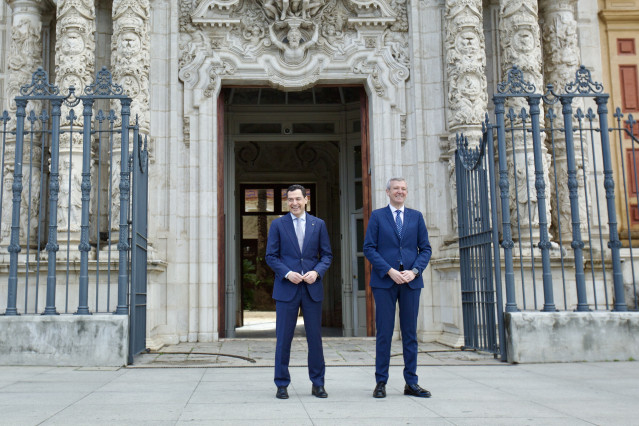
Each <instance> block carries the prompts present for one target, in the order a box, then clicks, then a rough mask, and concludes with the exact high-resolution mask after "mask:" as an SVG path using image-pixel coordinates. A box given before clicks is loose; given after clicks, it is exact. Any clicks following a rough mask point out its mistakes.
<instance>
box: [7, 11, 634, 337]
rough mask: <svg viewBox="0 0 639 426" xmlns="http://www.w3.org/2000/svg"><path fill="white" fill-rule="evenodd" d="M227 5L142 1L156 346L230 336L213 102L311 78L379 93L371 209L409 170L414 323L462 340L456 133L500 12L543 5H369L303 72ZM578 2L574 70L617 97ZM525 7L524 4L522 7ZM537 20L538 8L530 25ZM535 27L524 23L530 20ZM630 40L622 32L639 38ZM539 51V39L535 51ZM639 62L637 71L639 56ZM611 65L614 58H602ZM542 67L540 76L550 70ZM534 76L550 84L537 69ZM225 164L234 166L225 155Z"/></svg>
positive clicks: (373, 104) (491, 52)
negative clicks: (467, 37)
mask: <svg viewBox="0 0 639 426" xmlns="http://www.w3.org/2000/svg"><path fill="white" fill-rule="evenodd" d="M218 3H220V2H216V1H215V0H208V1H199V2H195V1H189V0H183V1H179V0H153V1H151V2H150V3H149V2H146V1H145V0H140V2H139V4H140V5H142V4H145V5H147V4H150V6H151V7H150V9H149V10H150V11H149V14H150V16H149V19H148V22H149V25H150V27H149V35H150V44H149V45H148V46H143V47H144V48H148V52H149V54H150V67H149V70H148V90H149V119H148V123H149V130H148V133H149V135H150V138H151V144H150V164H151V166H150V170H151V179H150V189H149V194H150V200H149V213H150V214H149V219H150V222H149V236H150V242H151V252H150V278H149V286H148V294H149V299H148V312H147V334H148V346H150V347H159V346H161V345H163V344H167V343H177V342H179V341H211V340H216V339H218V338H219V336H220V329H219V323H218V319H219V310H220V308H221V307H220V302H219V301H218V294H220V293H224V291H225V290H228V289H224V288H223V289H221V290H222V291H221V292H220V286H225V285H226V283H223V282H219V280H218V268H219V267H220V266H221V265H220V264H219V263H218V259H219V255H220V253H219V251H218V247H219V245H218V241H217V236H218V235H219V234H218V232H219V229H218V223H219V221H218V210H217V200H218V195H219V191H222V190H224V191H226V193H227V194H228V193H229V191H230V190H232V187H231V186H229V185H230V183H229V182H225V183H224V185H226V187H224V186H222V185H221V184H220V183H219V181H218V169H217V167H218V164H220V162H219V161H218V152H217V143H218V133H217V130H218V122H217V120H218V112H219V111H218V110H217V107H218V106H217V101H216V98H217V95H218V93H219V91H220V88H221V86H222V85H225V84H234V85H263V86H267V85H270V86H273V87H278V88H281V89H284V90H300V89H303V88H306V87H310V86H312V85H314V84H336V83H340V82H347V83H356V84H363V85H364V87H365V88H366V90H367V93H368V96H369V102H370V112H371V114H370V121H371V128H370V138H371V150H372V153H371V165H372V168H371V181H372V204H373V208H378V207H382V206H384V205H386V203H387V198H386V195H385V191H384V189H385V183H386V180H387V179H388V177H390V176H397V175H401V176H404V177H406V178H407V180H408V183H409V202H408V204H409V206H410V207H413V208H417V209H419V210H421V211H422V212H423V213H424V216H425V219H426V224H427V226H428V229H429V234H430V239H431V244H432V246H433V258H432V261H431V266H430V267H429V268H428V269H427V270H426V271H425V288H424V290H423V291H422V301H421V310H420V318H419V325H418V330H419V333H420V339H421V340H423V341H433V340H438V341H442V342H445V343H448V344H451V345H460V344H461V338H462V335H463V327H462V313H461V290H460V282H459V265H458V262H459V254H458V247H457V245H456V210H455V208H456V207H455V203H456V202H455V198H454V197H455V192H454V182H453V181H452V180H451V179H453V177H454V173H453V171H454V170H453V169H451V162H452V160H451V159H452V158H453V153H454V144H452V141H453V140H454V136H455V133H456V132H458V131H470V132H471V133H472V132H475V133H472V134H476V133H477V131H478V129H480V128H481V120H482V119H483V111H485V110H490V108H491V107H490V103H489V102H487V100H488V99H489V98H490V95H491V94H492V92H494V88H495V85H496V83H497V82H499V81H502V80H503V78H504V69H505V68H506V65H507V64H506V62H505V60H504V58H505V49H507V48H508V47H507V46H506V47H504V45H505V43H504V42H505V40H504V38H505V35H504V34H505V32H504V31H505V30H504V29H502V28H501V27H500V25H501V24H502V23H501V20H502V19H505V18H503V16H504V10H506V12H507V13H506V17H507V18H508V19H510V18H509V17H510V16H518V15H517V13H520V12H516V13H514V15H508V13H510V12H509V11H513V10H514V11H518V10H522V11H523V12H521V13H522V14H523V13H524V12H525V13H528V12H526V10H528V9H526V8H533V9H534V8H535V7H537V2H530V1H521V0H512V1H511V0H502V1H501V2H500V1H485V2H483V4H482V2H481V1H476V2H456V1H452V0H451V1H444V0H412V1H407V2H401V1H371V2H370V3H371V4H373V6H375V7H373V9H372V11H365V10H363V8H362V10H358V13H357V16H355V15H354V14H353V13H351V14H350V15H349V16H351V18H355V17H357V18H358V19H360V20H361V21H356V20H353V23H352V26H351V27H344V29H343V30H344V35H343V38H339V37H337V38H334V39H331V38H330V37H329V36H328V35H326V36H325V38H324V39H322V40H323V42H324V43H325V44H321V47H317V46H315V47H313V48H311V50H312V52H313V55H312V58H310V59H308V60H307V62H302V65H299V64H297V63H290V62H287V60H286V59H282V57H283V56H282V53H283V52H284V51H285V50H286V47H283V48H277V47H275V46H274V45H273V44H272V43H273V40H271V39H269V37H268V35H264V34H262V35H261V36H259V37H254V38H251V37H252V36H251V35H246V34H245V33H242V32H238V30H237V29H238V28H240V27H242V25H245V23H242V22H239V18H238V17H236V16H233V15H232V14H229V13H230V12H229V9H225V8H222V7H220V6H219V4H218ZM231 3H233V2H231ZM603 3H605V5H603ZM603 3H602V4H601V5H600V7H604V6H605V7H607V8H609V9H614V7H613V3H615V2H603ZM609 3H610V4H609ZM618 3H621V2H618ZM627 3H628V2H624V4H627ZM469 4H470V5H471V6H472V7H469V6H468V5H469ZM522 5H523V6H522ZM573 5H574V6H573V7H572V9H570V8H568V9H569V10H570V11H572V13H573V14H574V19H575V20H576V21H577V46H578V52H579V55H580V58H579V61H578V62H582V63H585V64H586V65H587V66H588V67H589V69H591V70H592V71H593V78H594V79H595V80H601V78H602V76H605V78H607V79H608V80H609V81H607V82H606V86H607V87H611V88H612V91H613V99H618V98H620V97H621V89H620V88H619V87H618V80H617V79H616V78H615V77H614V75H616V74H613V73H612V72H611V71H610V68H611V67H612V65H610V66H608V67H607V68H605V67H604V68H602V66H601V59H600V58H601V54H600V42H599V36H600V33H599V32H598V31H597V28H598V26H599V22H598V21H597V16H596V13H597V2H596V0H583V1H579V2H574V3H573ZM109 6H110V5H109V4H108V2H98V7H97V8H96V11H97V14H98V18H97V23H98V25H97V32H98V34H97V47H96V50H98V51H99V54H97V55H96V61H97V62H99V63H100V64H99V65H102V64H109V63H112V62H113V61H114V59H113V57H114V56H113V55H114V54H113V52H115V51H116V50H117V47H114V46H115V45H113V44H112V43H111V42H110V40H111V34H110V33H109V29H108V28H107V27H108V25H107V23H109V22H111V24H112V25H115V24H113V22H112V19H111V18H109V17H108V16H105V14H108V13H111V12H112V9H113V8H111V7H109ZM208 6H210V7H208ZM232 6H233V7H235V6H236V4H235V3H233V5H232ZM520 6H521V7H524V6H526V7H525V8H524V9H517V8H518V7H520ZM198 7H199V8H198ZM404 7H405V9H404ZM464 7H469V10H468V11H464V10H462V11H461V12H460V9H459V8H464ZM393 8H395V9H393ZM231 9H232V8H231ZM635 9H636V8H635ZM394 10H401V11H405V14H406V16H405V23H406V25H407V26H406V27H402V26H401V25H399V26H394V25H391V24H387V23H385V22H386V21H384V19H386V18H389V17H392V18H393V19H395V15H394V14H395V12H394ZM624 12H627V10H626V11H624ZM0 13H3V14H0V25H2V22H5V25H7V23H9V22H10V18H9V9H8V7H7V6H6V4H5V3H3V9H2V12H0ZM251 13H252V12H251ZM344 13H346V12H344ZM602 13H603V12H602ZM609 15H610V14H609ZM609 15H605V13H603V14H601V15H600V16H602V17H603V16H606V18H605V19H607V20H608V21H610V20H611V19H613V18H612V15H610V17H608V16H609ZM621 15H623V13H622V14H621ZM247 16H248V15H247ZM251 16H253V15H251ZM530 16H532V15H531V14H530V13H528V15H526V19H529V18H530ZM626 16H629V15H626ZM633 16H634V15H633ZM458 18H459V20H455V19H458ZM255 19H256V21H255V22H259V19H257V18H255ZM274 19H276V18H274ZM534 19H536V21H535V22H533V24H535V25H542V27H543V26H544V25H548V23H545V24H544V22H543V19H541V18H540V17H535V18H534ZM602 19H603V18H602ZM619 19H620V18H619ZM198 20H199V21H198ZM116 21H117V19H116ZM196 21H197V22H199V23H197V22H196ZM638 21H639V20H637V19H635V20H634V21H632V20H630V19H628V20H625V21H623V25H622V26H623V30H622V29H618V30H615V31H626V32H627V31H631V30H632V29H627V27H632V26H633V25H637V24H636V22H638ZM255 22H252V23H255ZM362 22H363V23H362ZM530 24H531V23H530V22H528V21H526V25H530ZM260 25H264V24H263V23H262V24H260ZM461 25H465V26H468V28H470V29H471V30H472V31H474V32H475V34H476V35H477V38H478V39H479V40H481V42H480V44H479V47H478V48H479V51H475V52H474V53H473V54H478V55H479V56H480V57H481V58H483V60H484V61H485V64H482V66H481V67H479V68H473V70H474V71H473V72H480V74H481V76H480V77H481V78H479V81H480V83H479V87H480V89H481V90H480V92H481V93H478V94H475V95H472V96H471V97H469V98H468V99H461V100H467V101H469V102H468V103H470V104H471V105H472V107H471V109H473V108H474V110H476V111H474V112H477V111H478V112H479V113H480V114H479V117H480V118H479V120H477V119H475V120H474V121H473V120H465V121H464V120H458V121H455V120H456V119H455V118H454V117H455V116H456V115H455V114H456V113H457V112H459V111H462V112H464V111H463V108H465V107H460V106H458V105H459V102H458V101H460V95H459V94H458V93H459V92H455V90H456V89H455V87H457V86H456V84H457V83H458V81H457V80H456V79H457V78H463V76H461V77H460V76H459V75H458V74H457V73H456V71H455V69H456V63H455V61H451V49H452V50H454V49H455V44H454V38H455V37H456V36H457V35H458V32H459V28H460V26H461ZM559 25H560V26H561V25H562V24H561V21H560V23H559ZM619 25H621V24H619ZM258 27H259V25H258ZM608 27H609V30H608V31H609V32H608V33H606V31H605V30H603V29H602V32H601V40H602V44H603V46H604V57H607V56H605V55H606V54H607V53H606V52H611V51H612V50H611V47H610V46H611V44H610V43H611V41H610V40H609V38H610V36H609V34H611V33H610V28H611V27H610V24H608ZM229 28H231V29H233V30H232V31H231V30H230V29H229ZM242 28H243V27H242ZM264 28H267V27H266V26H263V27H262V29H264ZM353 28H355V29H353ZM602 28H603V27H602ZM615 28H617V27H615ZM619 28H621V27H619ZM633 28H634V27H633ZM632 31H635V30H632ZM626 32H620V33H619V34H621V35H623V37H630V35H628V34H627V33H626ZM538 33H539V28H537V34H538ZM0 34H4V37H5V38H4V40H5V42H4V43H5V45H7V43H9V38H10V37H9V34H10V29H9V28H8V27H4V31H3V27H2V26H0ZM633 34H635V33H633ZM621 35H620V36H621ZM539 37H541V36H539ZM632 37H634V35H633V36H632ZM604 40H606V41H605V42H604ZM1 42H2V38H1V37H0V44H1ZM330 43H333V44H334V45H330ZM540 44H541V41H538V43H537V45H538V46H539V45H540ZM335 46H337V47H335ZM615 52H616V50H615ZM460 54H461V53H460ZM571 54H572V55H574V53H571ZM609 56H610V59H609V62H610V64H612V63H613V59H614V60H615V61H620V60H621V59H615V58H617V57H616V56H615V57H614V58H613V56H614V55H611V54H610V55H609ZM2 57H4V55H2ZM115 57H116V58H118V57H119V56H117V55H115ZM626 57H627V58H629V56H624V58H626ZM572 59H574V58H572ZM633 61H634V62H632V64H635V65H636V64H637V59H633ZM604 63H606V64H607V63H608V62H606V61H605V60H604ZM614 63H615V64H617V63H618V62H614ZM620 63H621V62H619V64H620ZM2 64H3V62H2V60H1V59H0V80H1V79H2V78H3V72H4V71H5V69H3V68H2V66H1V65H2ZM624 64H625V62H624ZM467 65H468V64H467ZM470 65H472V64H470ZM534 65H535V66H536V67H537V68H539V69H540V70H541V69H542V68H541V65H542V64H541V63H538V64H534ZM97 68H98V67H97V66H96V69H97ZM471 68H472V67H471ZM478 69H479V71H477V70H478ZM611 76H613V77H611ZM534 77H535V78H536V79H537V80H539V81H541V82H542V85H540V87H543V83H544V78H543V77H544V76H543V75H542V74H541V71H540V72H538V73H537V75H534ZM615 90H616V91H615ZM617 92H618V93H617ZM469 96H470V95H469ZM613 102H616V101H613ZM471 112H473V111H471ZM471 115H472V114H471ZM475 115H476V114H475ZM467 116H468V115H466V117H467ZM226 160H227V162H228V161H229V157H227V158H226ZM226 214H229V213H228V212H226ZM0 294H3V293H0Z"/></svg>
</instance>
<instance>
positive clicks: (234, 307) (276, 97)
mask: <svg viewBox="0 0 639 426" xmlns="http://www.w3.org/2000/svg"><path fill="white" fill-rule="evenodd" d="M362 92H363V90H362V88H361V87H315V88H312V89H309V90H306V91H302V92H282V91H278V90H274V89H268V88H223V89H222V94H221V98H222V99H224V139H225V149H224V158H225V164H224V181H225V197H224V205H225V211H226V215H225V216H226V219H225V224H226V227H225V229H226V235H227V236H229V237H230V238H226V246H225V247H226V253H225V258H226V262H225V268H226V269H225V276H226V280H227V286H226V295H225V304H224V309H225V328H226V330H225V331H226V336H227V337H234V336H238V337H240V336H241V337H274V336H275V327H274V326H275V316H274V310H275V303H274V301H273V300H272V298H271V294H272V286H273V273H272V271H271V270H270V268H268V265H266V262H265V261H264V254H265V250H266V239H267V235H268V229H269V227H270V224H271V222H272V221H273V220H274V219H275V218H277V217H280V216H281V215H284V214H288V211H287V204H286V188H288V186H289V185H291V184H294V183H301V184H302V185H304V186H305V187H306V188H307V190H308V194H307V195H308V196H309V198H310V203H308V204H307V210H308V212H309V213H310V214H313V215H315V216H318V217H320V218H322V219H323V220H324V221H325V222H326V225H327V228H328V232H329V238H330V241H331V248H332V251H333V262H332V264H331V267H330V268H329V270H328V271H327V273H326V275H325V277H324V300H323V303H322V310H323V312H322V327H323V334H324V335H328V336H343V335H344V336H357V335H359V336H362V335H366V326H367V321H368V318H367V317H368V316H369V315H370V313H369V312H368V309H367V301H366V292H365V286H364V283H365V280H364V275H365V267H364V260H363V256H362V252H361V244H362V242H363V229H364V226H365V224H364V221H363V218H364V216H365V215H364V214H363V212H364V205H365V204H366V203H368V204H370V198H368V200H366V195H367V194H368V197H370V192H368V193H367V189H369V188H365V187H366V179H365V178H364V176H363V175H362V171H363V170H368V168H367V167H363V164H364V159H363V157H362V120H361V115H362V111H361V99H362ZM229 280H231V281H230V282H228V281H229ZM229 290H230V291H229ZM300 320H301V317H300ZM298 324H300V327H298V328H299V330H300V333H298V334H303V327H302V326H301V323H298Z"/></svg>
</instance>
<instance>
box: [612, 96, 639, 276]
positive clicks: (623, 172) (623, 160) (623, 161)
mask: <svg viewBox="0 0 639 426" xmlns="http://www.w3.org/2000/svg"><path fill="white" fill-rule="evenodd" d="M613 116H614V117H615V118H616V119H617V127H618V128H619V129H622V121H621V119H622V118H623V116H624V115H623V114H622V113H621V109H620V108H617V111H616V112H615V114H614V115H613ZM613 131H614V129H613ZM616 133H617V136H618V139H619V153H620V154H619V155H620V156H621V160H620V161H619V162H620V163H621V175H622V177H623V179H622V181H623V192H624V199H625V203H624V205H625V207H626V229H627V230H628V245H629V246H630V250H632V237H631V235H632V232H631V231H630V230H631V227H630V209H629V208H628V204H629V203H628V185H627V182H626V158H625V157H626V156H625V150H624V149H623V137H622V134H623V132H616ZM638 189H639V188H638ZM630 264H631V265H632V264H633V262H630ZM633 278H634V274H633ZM633 281H634V280H633Z"/></svg>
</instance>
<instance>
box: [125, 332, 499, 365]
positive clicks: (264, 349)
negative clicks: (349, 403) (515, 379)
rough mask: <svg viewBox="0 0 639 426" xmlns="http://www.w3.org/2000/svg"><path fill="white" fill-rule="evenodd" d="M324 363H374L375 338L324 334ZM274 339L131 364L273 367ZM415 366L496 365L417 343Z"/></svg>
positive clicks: (190, 347) (168, 350) (396, 347)
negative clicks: (416, 364) (326, 335)
mask: <svg viewBox="0 0 639 426" xmlns="http://www.w3.org/2000/svg"><path fill="white" fill-rule="evenodd" d="M322 342H323V346H324V360H325V362H326V365H327V366H374V365H375V339H374V338H371V337H361V338H352V337H349V338H343V337H325V338H323V339H322ZM401 345H402V343H401V341H399V340H397V341H393V344H392V346H391V365H404V361H403V358H402V346H401ZM274 354H275V339H273V338H267V339H223V340H220V341H219V342H213V343H180V344H178V345H172V346H167V347H164V348H162V349H161V350H159V351H154V352H151V353H147V354H141V355H139V356H138V357H136V359H135V363H134V365H133V366H131V367H134V368H135V367H138V368H140V367H145V368H149V367H273V365H274ZM306 358H307V346H306V339H305V338H304V337H295V338H294V339H293V345H292V346H291V362H290V366H291V367H302V366H306ZM417 363H418V365H496V364H500V363H501V362H500V361H499V360H497V359H495V358H494V357H493V355H492V354H489V353H482V352H475V351H461V350H459V349H453V348H449V347H447V346H444V345H440V344H437V343H420V345H419V354H418V357H417Z"/></svg>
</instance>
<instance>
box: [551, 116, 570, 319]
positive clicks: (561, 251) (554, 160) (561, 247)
mask: <svg viewBox="0 0 639 426" xmlns="http://www.w3.org/2000/svg"><path fill="white" fill-rule="evenodd" d="M556 117H557V116H556V114H555V112H554V110H553V108H552V107H550V108H548V113H547V114H546V118H547V119H548V122H549V123H550V127H549V129H548V130H547V131H548V132H549V133H550V142H551V147H552V168H553V175H554V178H555V182H554V183H555V210H556V211H555V215H556V217H557V235H558V238H559V256H560V259H561V282H562V288H563V296H564V310H567V309H568V296H567V295H566V272H565V270H564V269H565V261H564V243H563V238H562V236H561V212H560V211H559V183H558V182H559V181H558V179H557V156H556V154H557V153H556V146H555V130H557V131H559V132H561V128H558V129H555V118H556Z"/></svg>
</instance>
